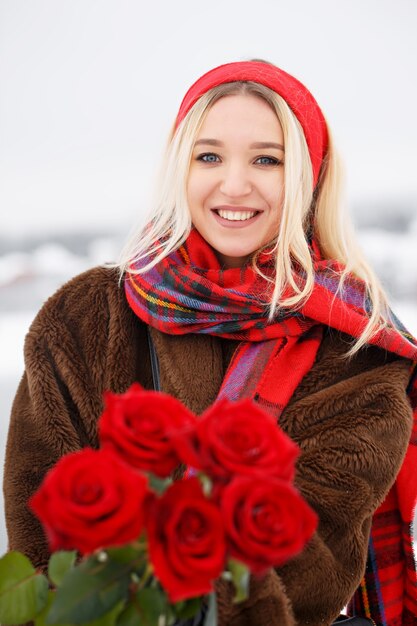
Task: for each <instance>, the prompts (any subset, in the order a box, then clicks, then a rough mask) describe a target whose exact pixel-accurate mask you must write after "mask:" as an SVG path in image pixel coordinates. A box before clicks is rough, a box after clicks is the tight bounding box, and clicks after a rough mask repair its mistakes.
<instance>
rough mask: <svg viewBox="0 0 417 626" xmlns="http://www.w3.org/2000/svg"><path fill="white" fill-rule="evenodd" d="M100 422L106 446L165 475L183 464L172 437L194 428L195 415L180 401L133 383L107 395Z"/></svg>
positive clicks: (141, 466) (143, 467) (137, 465)
mask: <svg viewBox="0 0 417 626" xmlns="http://www.w3.org/2000/svg"><path fill="white" fill-rule="evenodd" d="M105 401H106V408H105V410H104V411H103V414H102V416H101V419H100V423H99V436H100V441H101V444H102V446H103V447H111V448H112V449H113V450H115V451H116V452H117V453H118V454H119V455H120V456H121V457H122V458H123V459H124V460H125V461H126V462H127V463H129V465H131V466H132V467H135V468H136V469H140V470H145V471H149V472H153V473H154V474H156V475H157V476H160V477H162V478H163V477H166V476H169V475H170V474H171V472H172V471H173V470H174V469H175V468H176V467H177V466H178V465H179V464H180V463H181V459H180V458H179V457H178V454H177V451H176V448H175V446H174V444H173V438H175V437H178V436H179V435H180V434H181V433H182V432H183V431H184V430H187V429H192V428H193V427H194V424H195V421H196V417H195V415H194V414H193V413H192V412H191V411H189V410H188V409H187V408H186V407H185V406H184V405H183V404H182V403H181V402H180V401H179V400H176V399H175V398H173V397H171V396H169V395H167V394H165V393H161V392H159V391H145V390H144V389H142V387H141V386H140V385H138V384H133V385H132V386H131V387H130V388H129V389H128V390H127V391H126V393H124V394H121V395H115V394H112V393H109V392H108V393H106V394H105Z"/></svg>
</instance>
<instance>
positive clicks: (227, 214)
mask: <svg viewBox="0 0 417 626" xmlns="http://www.w3.org/2000/svg"><path fill="white" fill-rule="evenodd" d="M217 213H218V214H219V215H220V217H222V218H223V219H225V220H231V221H233V222H236V221H239V220H240V221H243V220H249V219H250V218H251V217H253V216H254V215H256V213H257V212H256V211H224V210H223V209H219V210H218V211H217Z"/></svg>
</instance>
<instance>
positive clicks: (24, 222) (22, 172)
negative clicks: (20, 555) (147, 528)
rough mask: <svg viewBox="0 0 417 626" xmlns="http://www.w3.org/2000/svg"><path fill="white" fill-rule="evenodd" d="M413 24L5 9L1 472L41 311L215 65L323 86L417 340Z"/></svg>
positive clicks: (368, 11)
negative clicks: (257, 62) (285, 74)
mask: <svg viewBox="0 0 417 626" xmlns="http://www.w3.org/2000/svg"><path fill="white" fill-rule="evenodd" d="M416 24H417V3H416V2H415V1H414V0H397V1H396V2H393V1H392V0H338V2H334V0H315V2H310V0H292V1H291V2H288V0H285V1H284V0H282V1H281V0H264V1H263V2H262V3H254V2H252V1H249V0H211V2H209V3H201V2H196V1H195V0H177V2H169V0H166V1H162V0H159V1H158V0H156V1H155V2H152V3H148V2H141V1H140V0H117V2H116V0H0V85H1V91H0V295H1V300H0V347H1V350H0V411H1V413H0V415H1V420H0V451H1V452H0V462H1V464H2V463H3V454H4V445H5V436H6V432H7V427H8V419H9V412H10V405H11V401H12V398H13V395H14V392H15V389H16V386H17V383H18V379H19V377H20V375H21V373H22V370H23V360H22V344H23V337H24V334H25V332H26V330H27V328H28V325H29V324H30V321H31V320H32V318H33V316H34V314H35V312H36V310H37V309H38V308H39V307H40V305H41V304H42V302H43V301H44V300H45V299H46V298H47V297H48V295H50V294H51V293H52V292H53V291H54V290H55V289H56V287H58V286H59V285H60V284H62V283H63V282H64V281H65V280H66V279H67V278H69V277H70V276H72V275H74V274H76V273H78V272H80V271H82V270H83V269H85V268H87V267H90V266H92V265H95V264H97V263H102V262H104V261H109V260H115V258H116V257H117V253H118V250H119V248H120V245H121V243H122V242H123V241H124V239H125V237H126V235H127V233H128V232H129V231H130V230H131V227H132V226H133V225H134V224H135V223H136V222H137V221H138V220H140V218H141V216H143V213H144V211H145V210H146V208H147V207H148V205H149V202H150V197H151V193H152V187H153V184H154V181H155V174H156V171H157V167H158V161H159V157H160V155H161V153H162V150H163V147H164V143H165V138H166V135H167V133H168V131H169V129H170V127H171V124H172V122H173V120H174V117H175V114H176V111H177V109H178V106H179V104H180V101H181V98H182V96H183V95H184V93H185V91H186V89H187V88H188V86H189V85H190V84H191V83H192V82H193V81H194V80H195V79H196V78H197V77H198V76H199V75H201V74H202V73H203V72H205V71H207V70H208V69H210V68H211V67H214V66H215V65H217V64H220V63H225V62H228V61H233V60H244V59H249V58H253V57H257V58H264V59H267V60H270V61H272V62H274V63H276V64H277V65H279V66H280V67H282V68H283V69H285V70H287V71H289V72H290V73H293V74H295V75H296V76H297V77H298V78H299V79H300V80H302V81H303V82H304V83H305V84H306V85H307V86H308V87H310V89H311V90H312V92H313V93H314V95H315V96H316V98H317V100H318V101H319V103H320V105H321V107H322V109H323V111H324V112H325V114H326V116H327V118H328V119H329V121H330V124H331V127H332V128H333V131H334V135H335V139H336V142H337V144H338V146H339V148H340V151H341V153H342V155H343V157H344V161H345V163H346V169H347V198H348V201H349V204H350V206H351V209H352V212H353V216H354V220H355V222H356V224H357V226H358V229H359V233H360V238H361V242H362V245H363V247H364V249H365V251H366V252H367V253H368V257H369V259H370V260H371V261H372V262H373V263H374V266H375V268H376V270H377V272H378V273H379V275H380V277H381V278H382V279H383V281H384V284H385V286H386V287H387V289H388V291H389V292H390V294H391V296H392V300H393V306H394V309H395V310H396V312H397V313H398V314H399V316H400V317H401V318H402V319H403V321H404V323H405V324H406V325H407V326H408V327H409V328H410V330H412V331H413V332H414V333H416V334H417V176H416V173H415V172H416V165H417V159H416V148H415V146H416V145H417V122H416V118H415V112H416V110H417V81H416V70H417V38H416V36H415V25H416ZM0 506H1V509H3V506H2V502H1V501H0ZM5 549H6V538H5V532H4V522H3V520H2V519H1V521H0V554H1V553H2V552H3V551H4V550H5Z"/></svg>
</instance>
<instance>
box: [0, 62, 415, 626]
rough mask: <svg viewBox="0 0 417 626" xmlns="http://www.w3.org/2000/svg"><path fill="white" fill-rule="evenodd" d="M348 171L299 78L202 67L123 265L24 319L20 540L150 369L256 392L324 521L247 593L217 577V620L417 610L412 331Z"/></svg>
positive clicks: (272, 620) (13, 452)
mask: <svg viewBox="0 0 417 626" xmlns="http://www.w3.org/2000/svg"><path fill="white" fill-rule="evenodd" d="M339 188H340V171H339V165H338V161H337V157H336V154H335V150H334V147H333V144H332V141H331V137H330V133H329V129H328V126H327V124H326V121H325V119H324V117H323V114H322V112H321V110H320V108H319V106H318V104H317V103H316V101H315V99H314V98H313V96H312V95H311V93H310V92H309V91H308V90H307V89H306V88H305V87H304V86H303V85H302V84H301V83H300V82H299V81H298V80H296V79H295V78H294V77H292V76H290V75H289V74H287V73H285V72H283V71H282V70H280V69H278V68H277V67H275V66H273V65H271V64H269V63H265V62H263V61H250V62H238V63H230V64H227V65H223V66H220V67H218V68H215V69H213V70H211V71H210V72H208V73H207V74H205V75H204V76H202V77H201V78H200V79H198V80H197V82H196V83H195V84H194V85H193V86H192V87H191V88H190V90H189V91H188V92H187V94H186V95H185V97H184V100H183V102H182V104H181V107H180V110H179V113H178V115H177V118H176V122H175V125H174V129H173V131H172V134H171V137H170V141H169V145H168V148H167V153H166V160H165V163H164V167H163V177H162V180H161V183H160V187H159V190H158V191H159V201H158V202H156V204H155V207H154V209H153V211H152V214H151V215H150V218H149V221H148V223H147V226H146V227H145V228H144V229H143V230H142V231H141V232H140V233H139V234H138V235H137V236H136V237H135V238H134V239H133V240H132V241H131V242H130V243H129V245H128V246H127V247H126V249H125V251H124V254H123V259H122V261H121V264H120V270H119V271H117V270H116V269H114V268H113V269H109V268H96V269H93V270H90V271H88V272H86V273H84V274H82V275H81V276H78V277H76V278H75V279H73V280H72V281H70V282H69V283H68V284H67V285H65V286H64V287H63V288H62V289H61V290H59V291H58V292H57V293H56V294H55V295H54V296H53V297H52V298H51V299H50V300H49V301H48V302H47V303H46V304H45V305H44V307H43V308H42V310H41V311H40V313H39V314H38V316H37V318H36V319H35V321H34V322H33V324H32V326H31V329H30V331H29V333H28V336H27V340H26V347H25V354H26V371H25V374H24V377H23V380H22V382H21V385H20V387H19V390H18V392H17V396H16V400H15V403H14V407H13V414H12V418H11V424H10V431H9V439H8V444H7V458H6V468H5V483H4V489H5V501H6V517H7V525H8V532H9V540H10V547H11V548H14V549H18V550H22V551H24V552H26V553H27V554H28V555H29V556H30V557H31V558H32V560H33V561H34V562H36V563H37V564H38V565H42V564H44V563H45V562H46V559H47V557H48V555H47V548H46V546H45V541H44V537H43V533H42V531H41V529H40V527H39V525H38V523H37V521H36V520H35V519H34V518H33V516H32V515H31V514H30V513H29V511H28V509H27V506H26V503H27V499H28V498H29V496H30V495H31V494H32V493H33V491H34V490H35V489H36V488H37V486H38V485H39V483H40V481H41V480H42V477H43V475H44V474H45V472H46V470H47V469H48V468H49V467H50V466H51V465H53V464H54V463H55V462H56V461H57V459H58V458H59V457H60V456H61V455H63V454H65V453H67V452H70V451H73V450H75V449H77V448H79V447H81V446H86V445H90V446H95V445H97V432H96V420H97V418H98V416H99V414H100V412H101V410H102V393H103V391H104V390H106V389H110V390H112V391H113V392H123V391H124V390H126V388H127V387H129V386H130V384H131V383H132V382H134V381H139V382H140V383H141V384H142V385H143V386H145V387H146V388H152V387H153V386H154V385H156V384H157V385H160V387H161V388H162V389H163V390H164V391H165V392H167V393H170V394H172V395H174V396H176V397H177V398H179V399H180V400H181V401H183V402H184V403H185V404H187V405H188V406H189V407H190V408H191V409H192V410H193V411H196V412H201V411H203V410H204V409H205V408H206V407H207V406H208V405H209V404H211V403H212V402H213V401H215V399H216V398H217V397H219V396H222V397H223V396H226V397H229V398H231V399H237V398H241V397H252V398H254V399H255V400H256V401H257V402H259V403H260V404H261V405H262V406H264V407H266V408H267V409H268V410H269V411H270V412H271V413H272V414H273V415H274V416H276V419H277V421H279V424H280V426H281V427H282V428H283V429H284V430H285V431H286V432H287V433H288V434H289V435H290V436H291V437H292V438H293V439H294V440H295V441H296V442H297V443H298V444H299V446H300V448H301V455H300V458H299V462H298V467H297V478H296V483H297V485H298V488H299V489H300V491H301V492H302V494H303V495H304V497H305V498H306V499H307V500H308V502H309V503H310V504H311V506H312V507H313V508H314V509H315V510H316V511H317V513H318V515H319V519H320V524H319V528H318V531H317V533H316V534H315V536H314V537H313V539H312V540H311V541H310V543H309V544H308V546H307V547H306V549H305V550H304V551H303V552H302V553H301V554H300V555H299V556H298V557H297V558H295V559H293V560H292V561H290V562H289V563H287V564H286V565H285V566H284V567H282V568H279V569H278V570H276V571H275V570H274V571H270V572H269V574H268V575H267V576H266V577H265V578H263V579H262V580H258V579H255V578H254V579H253V580H252V581H251V593H250V597H249V599H248V600H247V601H246V602H245V603H244V604H242V605H234V604H233V603H232V602H231V599H230V590H229V589H228V588H227V587H225V586H224V584H223V583H221V582H218V583H217V592H218V605H219V618H220V624H222V625H226V624H227V625H233V626H244V625H249V624H251V625H252V624H253V625H259V626H265V625H267V624H268V626H269V625H273V624H277V625H280V626H292V625H295V624H309V625H319V624H320V625H329V624H332V623H333V621H334V620H335V619H336V618H337V616H338V615H339V613H340V611H341V610H342V608H343V607H344V606H345V605H346V604H347V603H349V602H350V610H351V612H352V614H353V615H362V616H364V617H372V619H373V620H374V621H375V623H377V624H381V625H382V624H384V625H389V626H397V625H399V624H403V625H405V624H417V593H416V576H415V564H414V559H413V556H412V549H411V537H410V533H411V530H410V529H411V522H412V516H413V510H414V506H415V501H416V492H417V489H416V482H415V479H414V477H413V472H414V469H413V468H414V467H415V464H416V463H417V455H416V443H417V437H416V435H417V429H416V426H415V424H414V426H413V414H412V407H413V406H414V405H415V404H416V400H417V393H416V391H415V386H414V384H413V382H412V378H413V371H414V364H413V361H415V360H416V359H417V348H416V344H415V342H414V340H413V339H412V338H411V337H410V336H409V335H407V333H406V331H404V329H402V328H401V327H400V326H399V324H398V323H396V321H395V320H394V319H393V318H392V316H391V315H390V314H389V310H388V307H387V304H386V298H385V296H384V293H383V291H382V289H381V287H380V285H379V283H378V281H377V279H376V277H375V275H374V273H373V272H372V270H371V269H370V268H369V266H368V265H367V264H366V262H365V260H364V259H363V258H362V256H361V254H360V252H359V250H358V248H357V246H356V244H355V241H354V238H353V235H352V234H351V231H350V227H349V225H348V223H347V221H346V219H342V212H341V208H340V193H339ZM120 276H121V277H122V280H120ZM151 356H152V359H151ZM407 392H408V395H407ZM411 433H412V434H411ZM410 434H411V439H410ZM358 623H359V622H358Z"/></svg>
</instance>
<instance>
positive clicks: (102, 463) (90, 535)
mask: <svg viewBox="0 0 417 626" xmlns="http://www.w3.org/2000/svg"><path fill="white" fill-rule="evenodd" d="M148 496H149V492H148V489H147V479H146V477H145V476H143V475H140V474H139V473H138V472H135V471H133V470H132V469H131V468H130V467H128V466H127V465H125V463H123V461H121V460H120V459H119V458H118V457H117V456H116V455H115V454H114V453H113V452H112V451H111V450H98V451H96V450H91V449H90V448H85V449H84V450H81V451H79V452H75V453H72V454H68V455H66V456H64V457H62V458H61V459H60V460H59V461H58V463H57V464H56V465H55V466H54V467H53V468H52V469H51V470H50V471H49V472H48V473H47V474H46V476H45V478H44V480H43V483H42V484H41V486H40V487H39V489H38V491H37V492H36V493H35V494H34V495H33V496H32V497H31V499H30V501H29V506H30V508H31V509H32V511H33V512H34V513H35V514H36V515H37V517H38V518H39V519H40V521H41V522H42V524H43V526H44V529H45V532H46V535H47V537H48V541H49V545H50V549H51V551H54V550H59V549H64V550H65V549H76V550H78V551H79V552H81V553H83V554H88V553H90V552H93V551H94V550H96V549H97V548H103V547H107V546H111V545H121V544H124V543H128V542H129V541H133V540H135V539H137V538H138V537H139V535H140V533H141V531H142V528H143V525H144V513H145V506H146V499H147V497H148Z"/></svg>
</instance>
